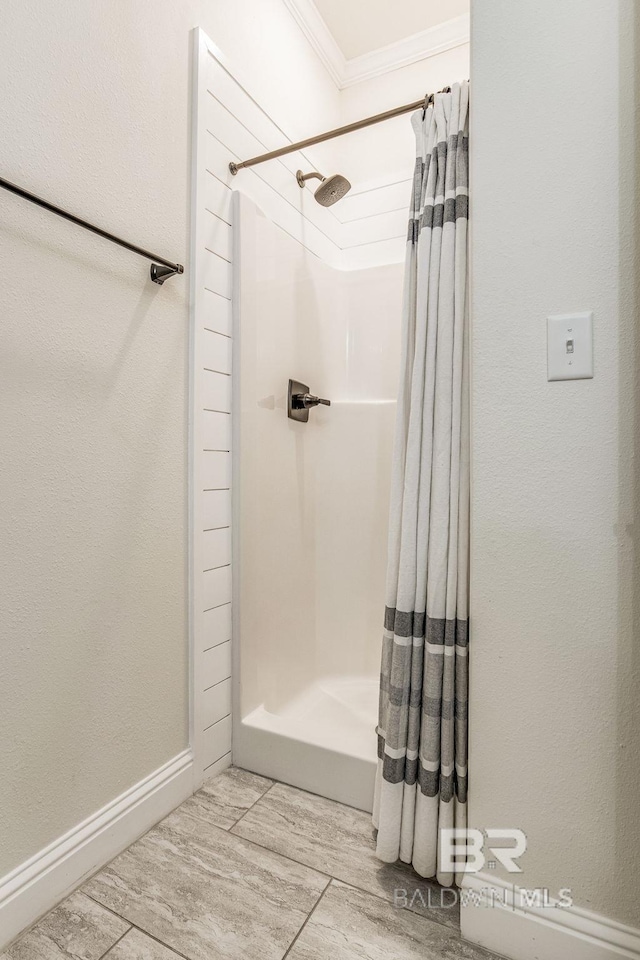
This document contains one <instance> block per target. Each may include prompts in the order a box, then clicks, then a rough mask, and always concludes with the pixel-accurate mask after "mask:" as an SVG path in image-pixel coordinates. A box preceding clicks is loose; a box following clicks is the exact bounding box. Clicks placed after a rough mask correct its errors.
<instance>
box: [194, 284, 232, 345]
mask: <svg viewBox="0 0 640 960" xmlns="http://www.w3.org/2000/svg"><path fill="white" fill-rule="evenodd" d="M201 300H202V325H203V328H204V329H205V330H208V331H209V332H210V333H221V334H223V335H224V336H227V337H230V336H231V329H232V326H233V317H232V313H231V300H228V299H227V298H226V297H222V296H221V295H220V294H219V293H214V292H213V290H207V289H202V290H201Z"/></svg>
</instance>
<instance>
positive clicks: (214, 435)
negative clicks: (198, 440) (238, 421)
mask: <svg viewBox="0 0 640 960" xmlns="http://www.w3.org/2000/svg"><path fill="white" fill-rule="evenodd" d="M202 440H203V443H204V449H205V450H231V414H230V413H218V412H217V411H216V410H206V409H205V410H203V412H202Z"/></svg>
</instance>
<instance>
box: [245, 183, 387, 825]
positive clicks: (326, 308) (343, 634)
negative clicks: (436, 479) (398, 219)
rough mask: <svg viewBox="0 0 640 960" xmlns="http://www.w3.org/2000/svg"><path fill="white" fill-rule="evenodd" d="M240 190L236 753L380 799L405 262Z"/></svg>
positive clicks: (308, 782)
mask: <svg viewBox="0 0 640 960" xmlns="http://www.w3.org/2000/svg"><path fill="white" fill-rule="evenodd" d="M234 203H235V211H234V264H235V270H234V287H235V288H234V296H233V303H234V377H233V381H234V389H235V397H234V410H235V411H237V415H236V416H235V417H234V431H235V433H234V439H233V449H234V459H235V462H234V488H235V494H234V531H235V532H234V563H235V570H236V575H235V585H234V598H233V599H234V603H233V609H234V618H235V621H234V638H235V643H234V647H235V653H234V656H235V664H234V676H235V696H234V722H233V731H234V732H233V738H234V743H233V755H234V762H235V763H236V764H237V765H239V766H241V767H246V768H247V769H249V770H253V771H256V772H257V773H261V774H264V775H266V776H270V777H274V778H277V779H280V780H283V781H285V782H287V783H290V784H293V785H294V786H298V787H301V788H304V789H306V790H310V791H312V792H315V793H319V794H321V795H323V796H326V797H330V798H332V799H335V800H339V801H342V802H344V803H347V804H351V805H353V806H356V807H359V808H360V809H369V810H370V809H371V804H372V799H373V788H374V777H375V768H376V733H375V726H376V720H377V709H378V677H379V669H380V647H381V635H382V625H383V615H384V607H383V604H384V593H385V591H384V583H385V570H386V550H387V526H388V509H389V485H390V474H391V456H392V443H393V431H394V417H395V396H396V391H397V379H398V366H399V353H400V321H401V306H402V304H401V301H402V285H403V266H402V265H401V264H398V263H395V264H390V265H386V266H379V267H372V268H368V269H365V270H352V271H344V270H338V269H335V268H333V267H331V266H329V265H327V264H325V263H323V262H322V260H321V259H319V258H318V257H317V256H315V255H313V254H311V253H310V252H309V251H308V250H307V249H306V248H305V247H304V246H302V245H301V244H300V243H299V242H298V241H297V240H294V239H293V238H292V237H290V236H289V235H288V234H287V233H285V232H284V231H283V230H282V229H281V228H280V227H279V226H276V225H275V224H274V223H272V222H271V221H270V220H269V219H268V218H267V217H266V216H264V215H263V214H262V212H261V211H260V210H259V209H258V207H257V206H256V205H255V204H254V203H253V202H252V201H251V200H250V199H248V198H247V197H246V196H244V195H242V194H240V193H236V194H235V196H234ZM290 380H294V381H298V382H300V383H301V384H303V385H309V388H310V392H311V394H314V395H316V396H319V397H322V398H323V399H324V398H326V399H328V400H329V401H330V404H331V405H330V406H326V405H318V406H314V407H312V408H311V409H310V410H309V416H308V420H307V422H301V421H300V420H297V419H292V418H290V417H289V416H288V415H287V400H288V387H289V381H290Z"/></svg>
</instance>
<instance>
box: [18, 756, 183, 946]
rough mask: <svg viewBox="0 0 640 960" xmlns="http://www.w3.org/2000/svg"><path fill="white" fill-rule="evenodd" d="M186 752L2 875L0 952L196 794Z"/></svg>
mask: <svg viewBox="0 0 640 960" xmlns="http://www.w3.org/2000/svg"><path fill="white" fill-rule="evenodd" d="M192 766H193V758H192V755H191V751H190V750H184V751H183V752H182V753H179V754H178V755H177V756H176V757H174V758H173V760H170V761H169V762H168V763H165V764H164V765H163V766H162V767H159V768H158V769H157V770H156V771H154V773H152V774H150V775H149V776H148V777H145V778H144V779H143V780H141V781H140V782H139V783H137V784H136V785H135V786H134V787H131V789H130V790H126V791H125V792H124V793H122V794H120V796H119V797H116V799H115V800H113V801H112V802H111V803H108V804H107V805H106V806H105V807H103V808H102V809H101V810H98V811H97V813H94V814H93V815H92V816H90V817H88V818H87V819H86V820H84V821H83V822H82V823H79V824H78V825H77V826H75V827H73V828H72V829H71V830H69V832H68V833H65V834H64V836H62V837H59V838H58V839H57V840H55V841H54V842H53V843H51V844H50V845H49V846H48V847H45V848H44V850H41V851H40V852H39V853H37V854H36V855H35V856H33V857H31V859H29V860H27V861H26V862H25V863H23V864H21V865H20V866H19V867H17V868H16V869H15V870H13V871H12V872H11V873H9V874H7V875H6V876H5V877H3V878H1V879H0V951H1V950H3V949H4V947H6V946H7V944H8V943H10V942H11V940H13V938H14V937H16V936H17V935H18V934H19V933H20V932H21V931H22V930H24V929H25V927H28V926H29V925H30V924H32V923H34V922H35V921H36V920H37V919H38V918H39V917H41V916H42V915H43V914H45V913H46V912H47V911H48V910H51V909H52V908H53V907H54V906H55V905H56V904H57V903H58V902H59V901H60V900H62V899H63V898H64V897H66V896H67V894H69V893H70V892H71V891H72V890H74V889H75V888H76V887H77V886H78V885H79V884H80V883H82V882H83V880H85V879H86V878H87V877H89V876H91V874H93V873H95V871H96V870H98V869H100V867H102V866H103V865H104V864H105V863H108V862H109V860H113V858H114V857H115V856H117V855H118V854H119V853H120V852H121V851H122V850H124V849H125V848H126V847H128V846H129V845H130V844H131V843H133V842H134V841H135V840H137V839H138V837H140V836H142V834H143V833H146V831H147V830H149V829H150V828H151V827H152V826H154V824H156V823H157V822H158V821H159V820H162V818H163V817H165V816H166V815H167V814H169V813H171V811H172V810H174V809H175V808H176V807H177V806H178V805H179V804H180V803H182V802H183V800H186V799H187V797H189V796H190V795H191V793H192V780H193V771H192Z"/></svg>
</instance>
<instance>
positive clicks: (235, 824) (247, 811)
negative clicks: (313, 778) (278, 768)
mask: <svg viewBox="0 0 640 960" xmlns="http://www.w3.org/2000/svg"><path fill="white" fill-rule="evenodd" d="M236 769H238V770H242V767H237V768H236ZM248 772H249V773H251V771H250V770H249V771H248ZM255 776H259V774H255ZM265 779H266V778H265ZM275 785H276V781H275V780H273V781H272V782H271V785H270V786H269V787H267V789H266V790H265V792H264V793H263V794H262V795H261V796H260V797H258V799H257V800H254V801H253V803H252V804H251V806H250V807H247V809H246V810H245V811H244V813H243V814H241V815H240V816H239V817H238V819H237V820H236V821H235V823H232V824H231V826H230V827H226V828H224V829H226V831H227V833H231V831H232V830H233V828H234V827H237V826H238V824H239V823H240V821H241V820H244V818H245V817H246V815H247V814H248V813H250V812H251V811H252V810H253V808H254V807H255V805H256V804H257V803H260V801H261V800H262V799H263V797H266V795H267V794H268V793H269V791H270V790H273V788H274V787H275ZM199 792H200V791H198V793H199ZM197 795H198V794H197V793H194V797H196V796H197ZM235 836H237V834H235V833H234V837H235Z"/></svg>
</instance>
